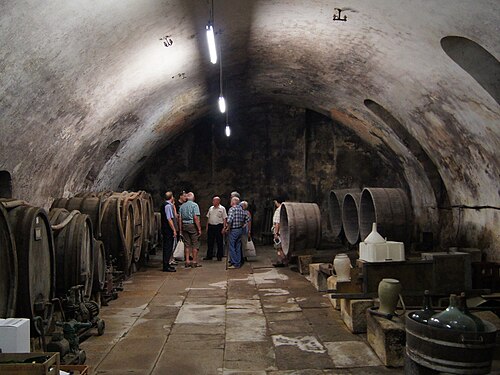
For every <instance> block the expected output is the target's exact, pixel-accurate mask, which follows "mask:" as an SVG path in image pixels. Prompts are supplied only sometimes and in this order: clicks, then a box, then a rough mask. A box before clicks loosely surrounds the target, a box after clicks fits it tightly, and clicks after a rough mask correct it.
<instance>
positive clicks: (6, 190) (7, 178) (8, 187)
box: [0, 171, 12, 198]
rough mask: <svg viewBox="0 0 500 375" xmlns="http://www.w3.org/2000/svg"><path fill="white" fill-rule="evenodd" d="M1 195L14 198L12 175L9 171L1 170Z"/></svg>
mask: <svg viewBox="0 0 500 375" xmlns="http://www.w3.org/2000/svg"><path fill="white" fill-rule="evenodd" d="M0 197H2V198H12V177H11V175H10V173H9V172H8V171H0Z"/></svg>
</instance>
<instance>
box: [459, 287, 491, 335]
mask: <svg viewBox="0 0 500 375" xmlns="http://www.w3.org/2000/svg"><path fill="white" fill-rule="evenodd" d="M460 308H461V309H462V311H463V312H464V314H465V315H467V316H468V317H469V318H471V319H472V320H473V321H474V323H476V330H477V331H478V332H484V330H485V327H484V323H483V321H482V320H481V318H478V317H477V316H475V315H474V314H472V313H471V312H470V311H469V308H468V306H467V298H465V293H462V294H460Z"/></svg>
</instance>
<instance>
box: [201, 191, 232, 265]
mask: <svg viewBox="0 0 500 375" xmlns="http://www.w3.org/2000/svg"><path fill="white" fill-rule="evenodd" d="M212 204H213V206H211V207H210V208H209V209H208V212H207V219H208V220H207V226H206V228H205V230H206V232H207V237H208V238H207V242H208V250H207V256H206V257H205V258H203V260H212V258H213V257H214V243H215V242H217V260H218V261H221V260H222V257H223V256H224V245H223V238H222V235H223V232H224V228H225V227H226V225H227V212H226V209H225V207H224V206H222V205H221V204H220V198H219V197H218V196H215V197H213V199H212Z"/></svg>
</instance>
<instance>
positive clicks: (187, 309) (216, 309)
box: [175, 304, 226, 324]
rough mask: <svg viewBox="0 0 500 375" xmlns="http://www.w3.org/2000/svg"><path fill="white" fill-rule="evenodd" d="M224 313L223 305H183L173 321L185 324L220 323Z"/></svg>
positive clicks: (222, 321)
mask: <svg viewBox="0 0 500 375" xmlns="http://www.w3.org/2000/svg"><path fill="white" fill-rule="evenodd" d="M225 315H226V308H225V306H221V305H195V304H193V305H183V306H182V307H181V309H180V311H179V314H178V315H177V319H176V320H175V323H185V324H221V323H224V320H225Z"/></svg>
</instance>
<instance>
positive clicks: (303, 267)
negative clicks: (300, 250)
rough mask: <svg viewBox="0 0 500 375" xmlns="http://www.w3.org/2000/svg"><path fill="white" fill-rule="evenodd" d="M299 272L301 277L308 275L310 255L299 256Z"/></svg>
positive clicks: (310, 261)
mask: <svg viewBox="0 0 500 375" xmlns="http://www.w3.org/2000/svg"><path fill="white" fill-rule="evenodd" d="M298 260H299V272H300V274H301V275H309V265H310V264H311V263H312V255H299V259H298Z"/></svg>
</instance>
